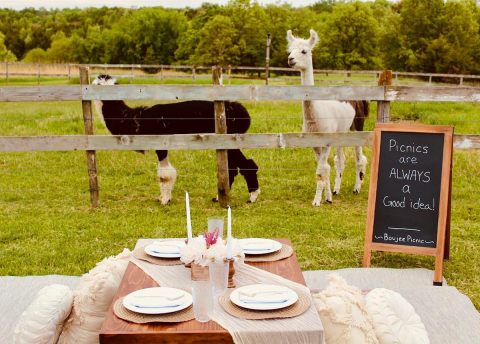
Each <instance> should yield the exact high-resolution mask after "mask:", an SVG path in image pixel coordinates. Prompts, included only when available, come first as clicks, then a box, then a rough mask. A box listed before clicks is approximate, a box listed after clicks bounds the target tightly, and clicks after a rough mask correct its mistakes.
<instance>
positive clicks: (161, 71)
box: [0, 60, 480, 86]
mask: <svg viewBox="0 0 480 344" xmlns="http://www.w3.org/2000/svg"><path fill="white" fill-rule="evenodd" d="M267 61H268V60H267ZM80 67H89V68H90V69H94V70H96V71H102V72H103V73H105V74H109V73H110V74H114V73H112V72H113V71H115V70H119V69H120V70H124V71H129V73H122V74H115V76H117V77H123V78H131V79H133V78H135V77H139V76H140V75H141V77H142V78H159V79H163V78H165V77H166V74H165V72H166V71H183V72H185V76H186V77H190V78H192V79H196V78H197V77H198V75H199V73H201V72H203V73H210V71H211V70H212V67H207V66H192V65H162V64H158V65H143V64H76V63H59V64H53V63H51V64H48V63H47V64H43V63H25V62H3V63H0V76H3V77H4V78H5V80H6V83H7V84H8V82H9V79H10V78H11V77H14V76H31V77H32V76H33V77H37V80H38V83H40V78H41V77H67V78H68V79H71V78H72V77H74V76H78V74H77V73H78V72H77V71H78V68H80ZM148 69H150V70H155V71H156V73H153V74H151V75H150V74H144V73H143V74H138V71H141V70H148ZM233 72H242V73H259V74H260V73H262V74H263V75H264V79H265V83H266V84H267V85H268V80H269V75H270V73H271V72H276V73H281V74H294V75H297V74H298V73H299V71H298V70H295V69H292V68H284V67H271V66H270V65H269V63H268V62H267V64H266V66H265V67H251V66H228V67H227V69H226V73H227V76H230V75H231V74H232V73H233ZM314 73H315V74H317V75H326V76H329V75H342V76H343V82H344V83H351V81H350V78H351V76H353V75H364V76H365V75H367V76H368V75H371V81H372V83H376V81H377V79H378V78H379V76H380V74H381V73H382V71H381V70H334V69H315V70H314ZM392 76H393V83H394V84H397V85H398V84H399V77H413V78H419V77H421V78H425V79H427V78H428V84H429V85H431V84H432V81H433V80H434V79H436V80H438V79H440V78H446V79H454V80H458V81H457V84H458V85H460V86H462V85H463V84H464V81H465V80H470V81H475V82H476V81H480V75H472V74H445V73H413V72H398V71H393V72H392ZM176 77H180V76H178V75H177V76H176Z"/></svg>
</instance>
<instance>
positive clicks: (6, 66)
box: [5, 61, 8, 85]
mask: <svg viewBox="0 0 480 344" xmlns="http://www.w3.org/2000/svg"><path fill="white" fill-rule="evenodd" d="M5 83H6V84H7V85H8V61H5Z"/></svg>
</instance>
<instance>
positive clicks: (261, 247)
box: [242, 240, 273, 251]
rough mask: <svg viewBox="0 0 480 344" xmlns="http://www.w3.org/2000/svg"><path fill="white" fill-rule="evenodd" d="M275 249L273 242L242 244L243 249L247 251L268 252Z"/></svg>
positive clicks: (260, 241)
mask: <svg viewBox="0 0 480 344" xmlns="http://www.w3.org/2000/svg"><path fill="white" fill-rule="evenodd" d="M272 248H273V243H272V242H271V241H263V240H258V241H254V240H252V241H247V242H245V243H242V249H244V250H246V251H266V250H271V249H272Z"/></svg>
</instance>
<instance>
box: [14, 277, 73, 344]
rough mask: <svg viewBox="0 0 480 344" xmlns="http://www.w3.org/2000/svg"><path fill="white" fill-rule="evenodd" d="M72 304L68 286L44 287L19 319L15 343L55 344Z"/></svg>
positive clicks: (71, 294)
mask: <svg viewBox="0 0 480 344" xmlns="http://www.w3.org/2000/svg"><path fill="white" fill-rule="evenodd" d="M72 303H73V293H72V291H71V290H70V288H69V287H67V286H66V285H61V284H51V285H48V286H46V287H43V288H42V289H40V291H39V292H38V294H37V296H36V297H35V299H34V300H33V302H32V303H31V304H30V305H29V306H28V308H27V309H26V310H25V311H24V312H23V313H22V315H21V316H20V318H19V319H18V323H17V326H16V327H15V330H14V335H13V342H14V343H15V344H55V343H56V342H57V340H58V336H59V335H60V332H61V331H62V328H63V323H64V321H65V319H66V318H67V317H68V315H69V314H70V312H71V310H72ZM7 311H8V310H7Z"/></svg>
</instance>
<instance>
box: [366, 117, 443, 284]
mask: <svg viewBox="0 0 480 344" xmlns="http://www.w3.org/2000/svg"><path fill="white" fill-rule="evenodd" d="M384 132H388V133H400V132H401V133H412V134H421V133H425V134H430V133H433V134H443V160H442V162H441V170H442V171H441V178H440V198H439V205H438V225H437V235H436V245H435V247H422V246H421V245H415V246H410V245H408V244H405V243H402V244H395V243H393V244H392V243H385V242H374V240H373V239H374V238H373V237H374V235H373V233H374V222H375V218H376V212H377V211H379V210H378V209H376V204H377V199H376V198H377V190H378V189H379V188H382V187H384V186H383V185H379V184H378V176H379V170H380V169H381V168H382V166H380V152H381V143H382V142H381V140H382V133H384ZM452 144H453V128H452V127H451V126H431V125H422V124H420V125H418V124H415V125H410V124H390V123H389V124H385V123H381V124H377V125H376V127H375V131H374V139H373V152H372V167H371V177H370V190H369V194H368V212H367V224H366V231H365V246H364V255H363V266H364V267H370V264H371V252H372V251H384V252H399V253H410V254H420V255H428V256H434V257H435V273H434V278H433V284H434V285H440V286H441V285H442V280H443V279H442V276H443V260H444V259H448V258H449V248H450V199H451V168H452V152H453V146H452ZM379 216H380V215H379Z"/></svg>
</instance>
